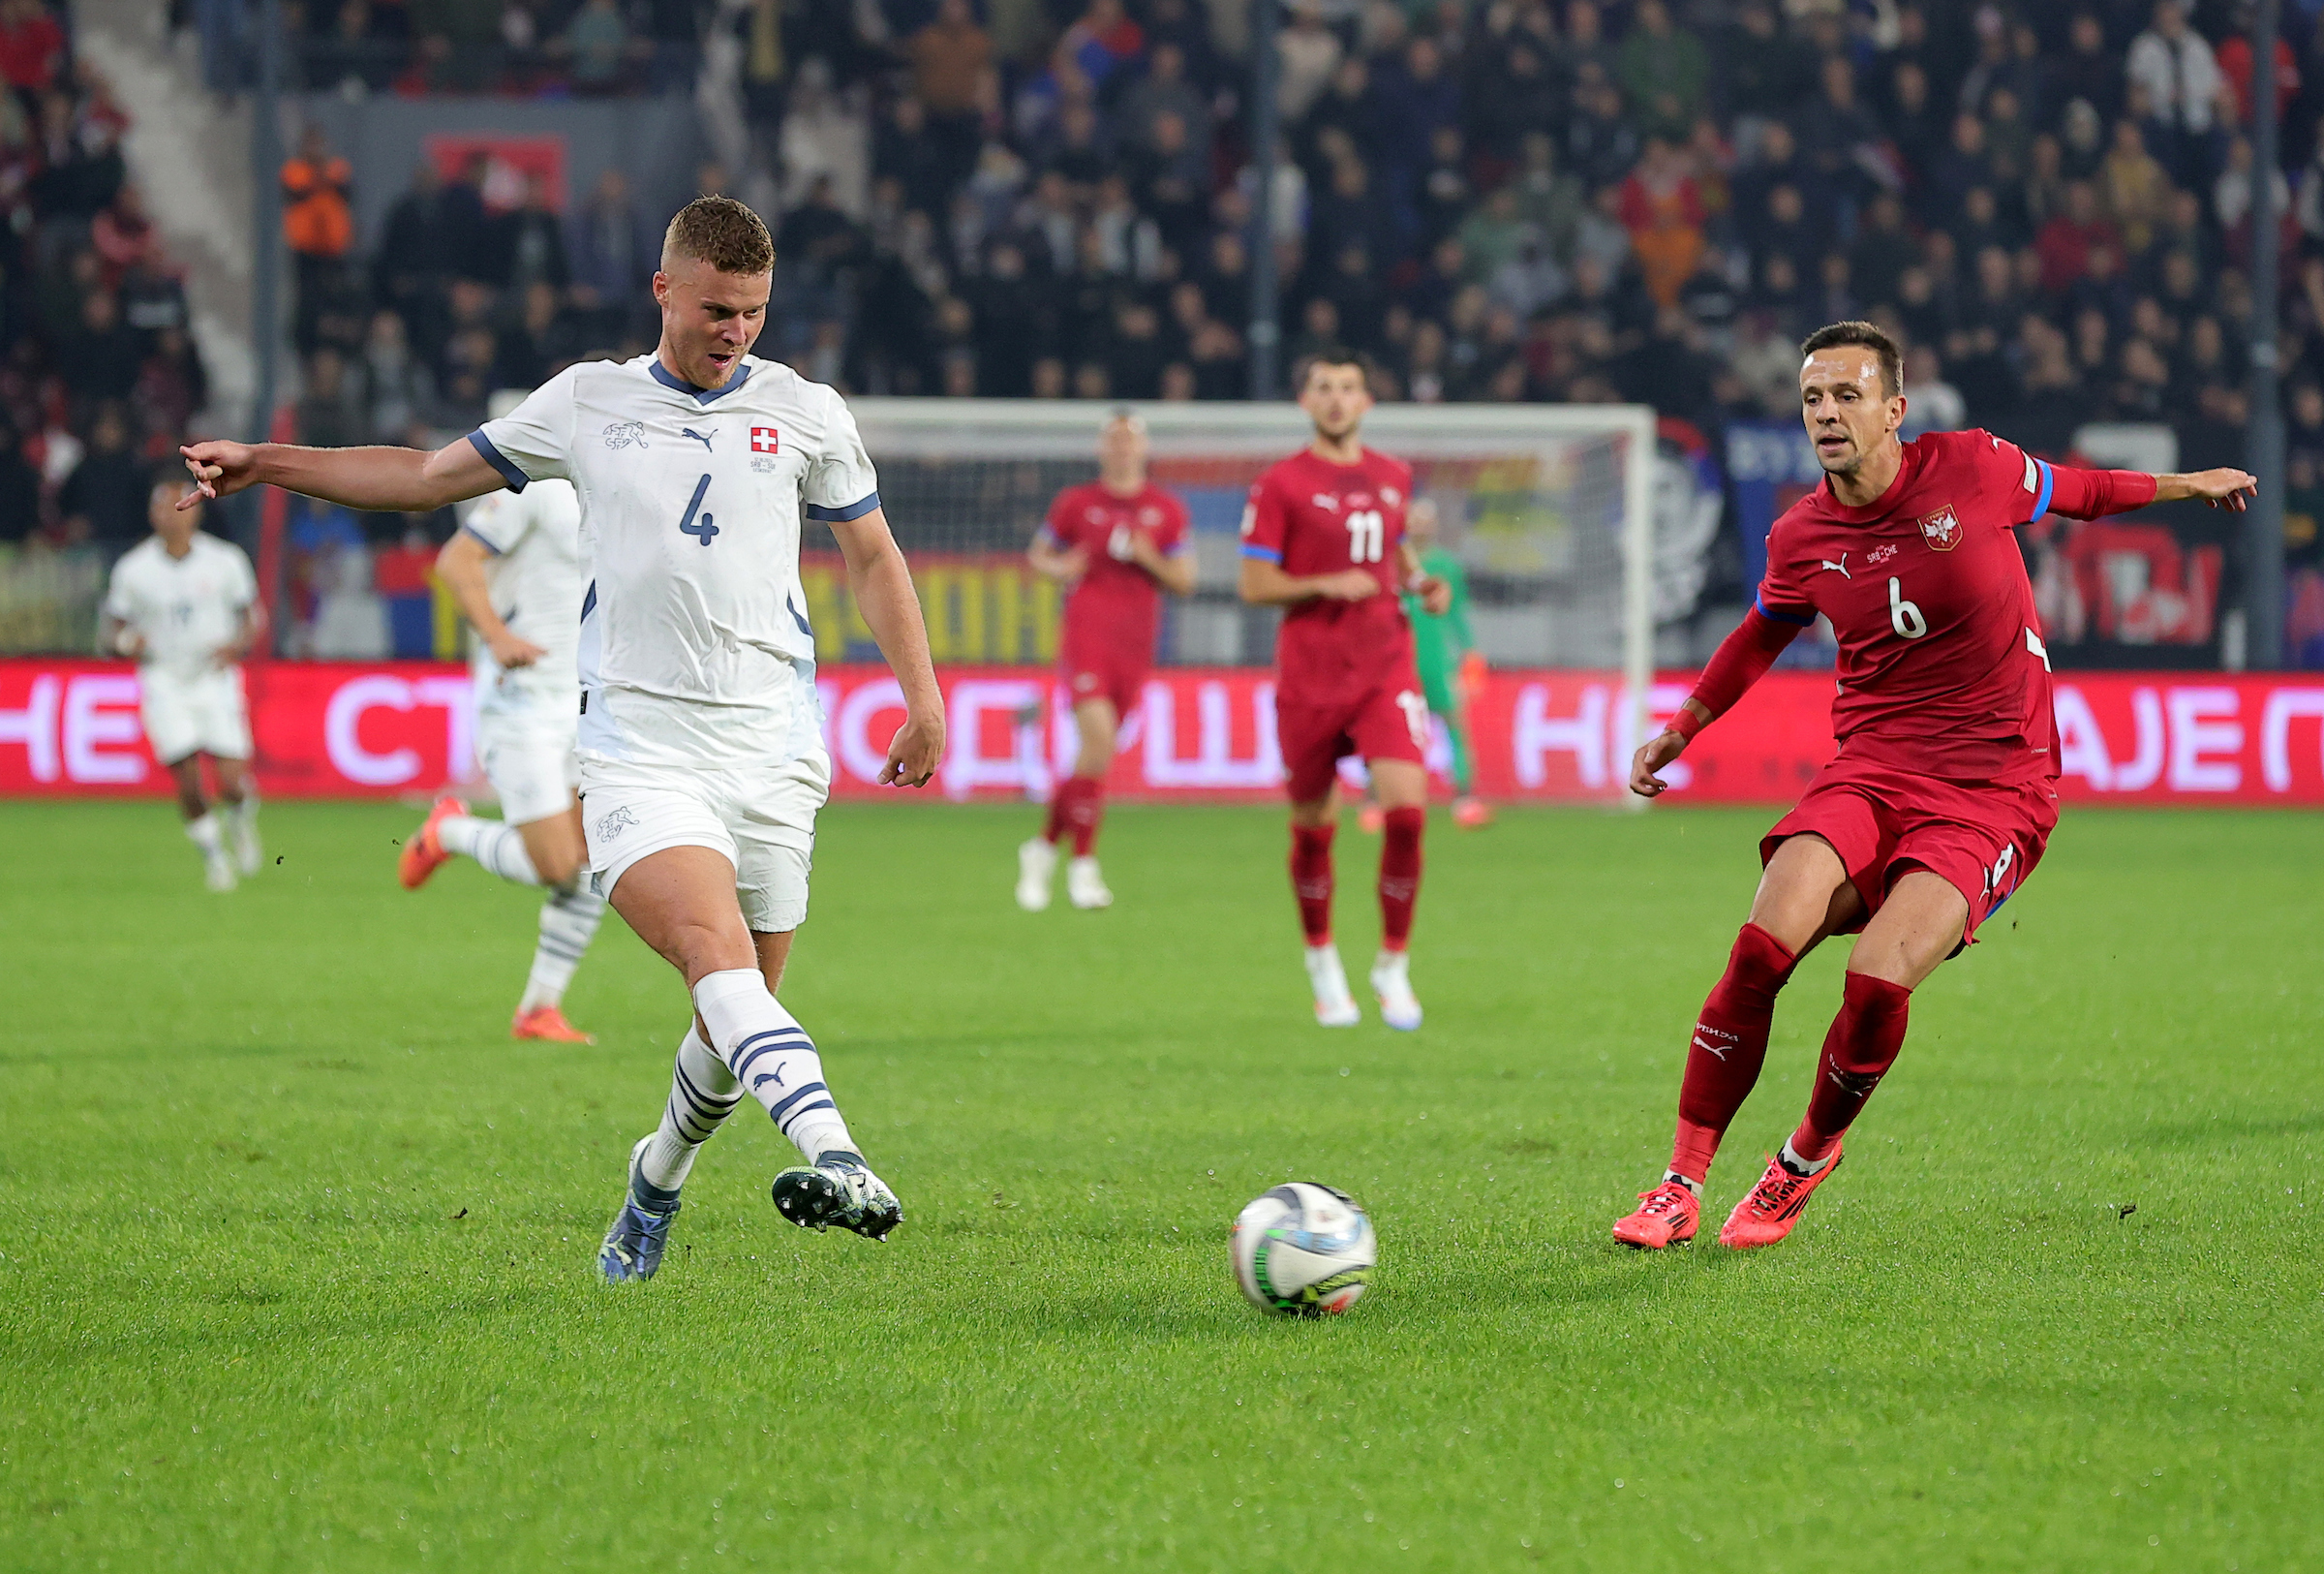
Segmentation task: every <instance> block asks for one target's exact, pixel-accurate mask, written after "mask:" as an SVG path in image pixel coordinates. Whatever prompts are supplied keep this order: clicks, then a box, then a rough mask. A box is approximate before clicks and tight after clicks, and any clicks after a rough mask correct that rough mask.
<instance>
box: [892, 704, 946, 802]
mask: <svg viewBox="0 0 2324 1574" xmlns="http://www.w3.org/2000/svg"><path fill="white" fill-rule="evenodd" d="M943 759H944V717H943V715H942V714H941V713H940V712H939V713H937V714H935V715H932V716H906V717H905V718H904V722H903V725H902V726H900V727H898V728H897V729H896V736H895V737H894V738H892V739H890V740H889V742H888V762H887V763H886V764H885V765H883V766H881V767H880V771H879V785H880V786H881V787H926V786H927V785H928V782H929V778H931V777H933V776H934V775H935V774H936V766H937V765H939V764H941V763H942V762H943Z"/></svg>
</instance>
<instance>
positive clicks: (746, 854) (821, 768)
mask: <svg viewBox="0 0 2324 1574" xmlns="http://www.w3.org/2000/svg"><path fill="white" fill-rule="evenodd" d="M830 791H831V761H830V760H829V759H828V758H826V757H825V756H823V754H822V753H821V752H820V751H817V752H816V753H814V754H812V755H810V756H807V757H805V758H802V759H795V760H792V761H791V762H790V763H789V764H787V765H772V766H749V767H745V768H741V769H727V770H701V769H695V768H692V767H683V766H662V765H635V764H619V763H611V762H607V763H599V762H596V761H584V762H583V764H582V767H581V824H582V828H583V830H585V831H586V832H587V833H588V836H589V867H590V869H591V870H592V872H593V873H595V874H596V884H597V889H598V890H599V891H600V892H602V893H603V894H604V895H606V896H611V895H612V894H613V889H614V886H615V885H616V884H617V883H619V882H620V880H621V878H622V876H623V875H624V874H626V873H627V872H628V869H629V867H630V865H632V864H634V863H636V862H637V861H638V860H639V859H640V858H643V857H645V856H646V855H647V854H649V853H655V852H659V851H662V850H663V849H666V848H682V847H690V848H709V849H711V850H712V851H714V852H718V853H720V854H722V855H723V856H724V857H725V858H726V860H727V861H728V862H729V863H731V864H733V865H734V894H735V896H736V898H737V899H738V900H739V901H740V902H741V903H742V908H743V921H744V922H745V923H746V924H748V925H749V927H750V929H751V930H752V931H753V932H754V933H756V934H761V935H780V934H786V933H788V932H789V931H791V930H794V929H796V928H798V927H799V926H800V925H801V924H802V923H804V922H806V921H807V880H808V873H809V871H810V869H812V867H813V866H814V854H815V811H816V810H818V809H820V808H822V807H823V800H824V799H825V798H826V797H827V796H829V794H830Z"/></svg>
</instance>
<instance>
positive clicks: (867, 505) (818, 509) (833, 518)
mask: <svg viewBox="0 0 2324 1574" xmlns="http://www.w3.org/2000/svg"><path fill="white" fill-rule="evenodd" d="M878 507H879V494H878V493H877V492H873V493H872V494H871V496H870V497H867V498H863V499H861V500H859V501H857V502H854V503H850V504H848V505H847V506H846V507H844V508H840V509H827V508H825V507H823V505H822V504H820V503H810V504H809V505H808V506H807V516H808V517H809V518H810V519H817V520H820V521H822V522H823V523H824V524H827V525H843V524H845V523H846V522H847V521H848V520H850V519H861V518H862V517H863V516H864V515H865V514H867V513H870V512H871V510H872V509H876V508H878Z"/></svg>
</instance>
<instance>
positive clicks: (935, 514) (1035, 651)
mask: <svg viewBox="0 0 2324 1574" xmlns="http://www.w3.org/2000/svg"><path fill="white" fill-rule="evenodd" d="M848 403H849V408H850V409H852V410H853V411H854V413H855V417H856V421H857V424H858V425H859V426H860V427H861V429H862V431H863V436H864V442H865V446H866V448H868V449H869V450H870V452H871V459H872V462H873V463H874V464H875V465H876V466H877V467H878V469H879V475H880V495H881V498H882V499H883V501H884V502H885V504H886V509H887V514H888V517H889V519H890V521H891V522H892V523H893V524H894V525H895V527H896V530H897V535H898V539H899V540H901V541H902V543H903V546H904V548H905V550H906V552H907V553H908V554H910V555H911V556H912V557H913V558H914V567H915V572H916V574H917V575H918V576H919V577H920V579H921V584H922V594H923V597H924V598H925V599H926V600H927V601H928V602H930V606H929V612H930V620H931V636H932V639H933V641H934V643H935V645H936V648H937V656H938V659H939V660H950V661H954V662H962V663H988V664H1026V665H1035V664H1043V663H1045V662H1047V661H1050V660H1054V657H1055V649H1054V644H1045V643H1044V639H1045V637H1049V638H1054V633H1050V634H1048V635H1046V636H1045V633H1044V631H1045V630H1046V631H1054V625H1055V590H1054V587H1050V586H1048V585H1047V584H1046V583H1040V582H1035V581H1033V580H1032V579H1031V578H1030V577H1029V575H1026V574H1024V573H1023V572H1022V571H1021V569H1022V563H1023V553H1024V547H1025V544H1026V542H1027V541H1028V540H1030V539H1031V537H1032V534H1033V531H1034V530H1035V529H1036V528H1037V527H1038V525H1039V524H1040V522H1041V519H1042V517H1043V515H1044V513H1045V511H1046V510H1047V508H1048V505H1049V502H1050V499H1051V498H1052V497H1054V496H1055V494H1056V492H1057V491H1058V490H1059V489H1060V488H1062V487H1064V486H1067V485H1070V484H1073V483H1074V482H1077V481H1083V480H1087V479H1089V478H1091V477H1093V476H1094V474H1095V445H1096V436H1097V432H1098V428H1099V427H1100V425H1101V424H1102V423H1103V422H1104V420H1105V419H1106V417H1108V416H1109V415H1110V414H1111V413H1112V412H1114V411H1116V410H1118V409H1124V408H1127V409H1132V410H1135V411H1136V412H1137V413H1138V415H1139V416H1141V417H1144V419H1145V421H1146V425H1147V433H1148V435H1149V438H1150V440H1151V445H1152V453H1153V478H1154V479H1155V481H1156V482H1157V483H1159V484H1161V485H1163V486H1166V487H1168V488H1170V489H1171V490H1172V491H1174V492H1176V493H1177V494H1178V495H1179V496H1180V497H1182V498H1184V499H1185V500H1186V503H1187V506H1188V509H1189V512H1190V513H1191V515H1192V517H1193V522H1194V548H1195V554H1196V563H1197V587H1196V592H1195V594H1194V595H1193V596H1192V597H1191V598H1188V599H1187V600H1186V601H1185V602H1181V603H1178V604H1177V605H1176V606H1174V608H1173V611H1172V613H1171V616H1170V619H1169V624H1168V628H1167V632H1166V633H1165V636H1164V649H1163V650H1162V652H1161V660H1162V662H1163V663H1165V664H1180V665H1217V666H1260V665H1265V664H1269V662H1270V661H1271V660H1272V657H1273V632H1274V615H1273V614H1272V613H1270V612H1267V611H1265V610H1262V609H1256V608H1250V607H1246V606H1244V605H1242V604H1241V602H1239V601H1238V600H1237V599H1236V596H1235V590H1234V586H1235V580H1236V576H1237V573H1238V560H1239V549H1238V529H1237V527H1238V523H1239V521H1240V517H1241V510H1242V501H1243V494H1244V492H1245V491H1246V490H1247V488H1248V487H1249V485H1250V483H1251V482H1252V481H1253V480H1255V479H1256V478H1258V476H1259V474H1260V472H1262V471H1263V470H1265V469H1266V468H1267V467H1268V466H1269V465H1270V464H1272V463H1273V462H1274V461H1275V460H1277V459H1280V458H1282V457H1283V456H1285V455H1286V454H1289V453H1291V452H1293V451H1295V450H1296V449H1298V448H1300V447H1302V446H1303V445H1304V444H1305V443H1306V442H1307V441H1308V439H1309V436H1310V435H1311V434H1310V428H1309V425H1308V422H1307V417H1305V416H1304V415H1303V414H1302V413H1301V412H1300V410H1299V408H1298V407H1297V406H1295V405H1292V404H1288V403H1269V404H1230V403H1206V404H1177V403H1172V404H1163V403H1146V402H1138V401H1079V400H1040V399H888V398H859V399H851V400H850V401H849V402H848ZM1363 435H1364V441H1365V442H1366V444H1368V445H1369V446H1370V447H1372V448H1377V449H1379V450H1380V451H1382V452H1384V453H1389V454H1391V455H1393V456H1394V457H1396V458H1398V459H1401V460H1403V461H1405V462H1406V463H1408V464H1410V465H1412V466H1413V469H1414V481H1413V490H1414V498H1415V501H1416V503H1417V502H1421V501H1423V500H1424V501H1425V502H1427V503H1428V504H1430V505H1432V506H1433V507H1434V508H1435V509H1436V513H1437V519H1438V540H1439V541H1440V542H1441V543H1442V544H1443V545H1444V546H1445V547H1446V548H1448V549H1449V550H1451V551H1452V553H1453V554H1454V555H1455V556H1457V557H1458V558H1459V560H1460V562H1461V563H1462V566H1463V567H1464V569H1465V570H1466V571H1467V573H1468V577H1469V583H1470V590H1471V602H1472V604H1471V609H1470V620H1471V623H1472V626H1473V630H1474V633H1475V634H1476V638H1477V643H1478V646H1479V648H1480V650H1482V651H1483V654H1484V656H1485V658H1486V660H1487V661H1489V662H1490V663H1492V664H1494V665H1495V666H1496V667H1504V668H1508V667H1556V668H1569V669H1594V670H1599V671H1605V672H1608V673H1618V674H1619V675H1620V680H1621V681H1620V690H1621V694H1622V696H1623V697H1622V700H1621V706H1622V711H1621V719H1620V723H1619V724H1618V725H1617V726H1616V727H1615V729H1614V738H1615V739H1616V741H1617V742H1618V741H1619V740H1621V739H1624V738H1632V739H1635V738H1636V737H1639V736H1641V735H1642V732H1643V728H1644V725H1645V710H1646V702H1647V694H1648V690H1649V687H1650V685H1651V684H1652V681H1653V675H1654V674H1653V658H1654V517H1653V514H1654V476H1655V416H1654V412H1653V411H1652V410H1651V409H1650V408H1648V407H1647V406H1644V405H1531V404H1527V405H1484V404H1476V405H1470V404H1464V405H1410V404H1384V405H1380V406H1378V407H1377V408H1375V409H1374V410H1373V411H1372V412H1371V414H1370V415H1369V416H1367V417H1365V419H1364V430H1363ZM813 589H814V585H813V584H812V583H811V582H810V594H811V593H812V591H813ZM834 654H836V651H835V652H834ZM1617 755H1618V758H1619V760H1620V763H1621V768H1620V769H1618V770H1615V771H1613V772H1611V773H1609V774H1611V775H1612V776H1613V777H1614V779H1615V780H1614V783H1613V785H1614V787H1615V795H1616V796H1617V797H1618V798H1619V799H1621V800H1623V801H1626V802H1629V803H1631V804H1633V805H1634V806H1636V805H1642V803H1643V801H1644V800H1642V799H1634V798H1633V797H1632V795H1631V794H1629V793H1628V792H1625V791H1621V790H1620V788H1621V784H1622V782H1623V780H1624V779H1626V777H1627V772H1628V751H1627V750H1626V749H1624V750H1619V751H1617Z"/></svg>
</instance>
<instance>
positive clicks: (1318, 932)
mask: <svg viewBox="0 0 2324 1574" xmlns="http://www.w3.org/2000/svg"><path fill="white" fill-rule="evenodd" d="M1336 829H1337V827H1336V826H1332V825H1317V826H1313V827H1309V826H1305V825H1294V826H1293V827H1292V828H1291V890H1292V894H1293V895H1294V896H1296V897H1298V898H1299V899H1300V929H1302V930H1304V931H1305V932H1306V935H1307V943H1308V944H1310V945H1329V944H1330V943H1331V833H1332V832H1333V831H1334V830H1336Z"/></svg>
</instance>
